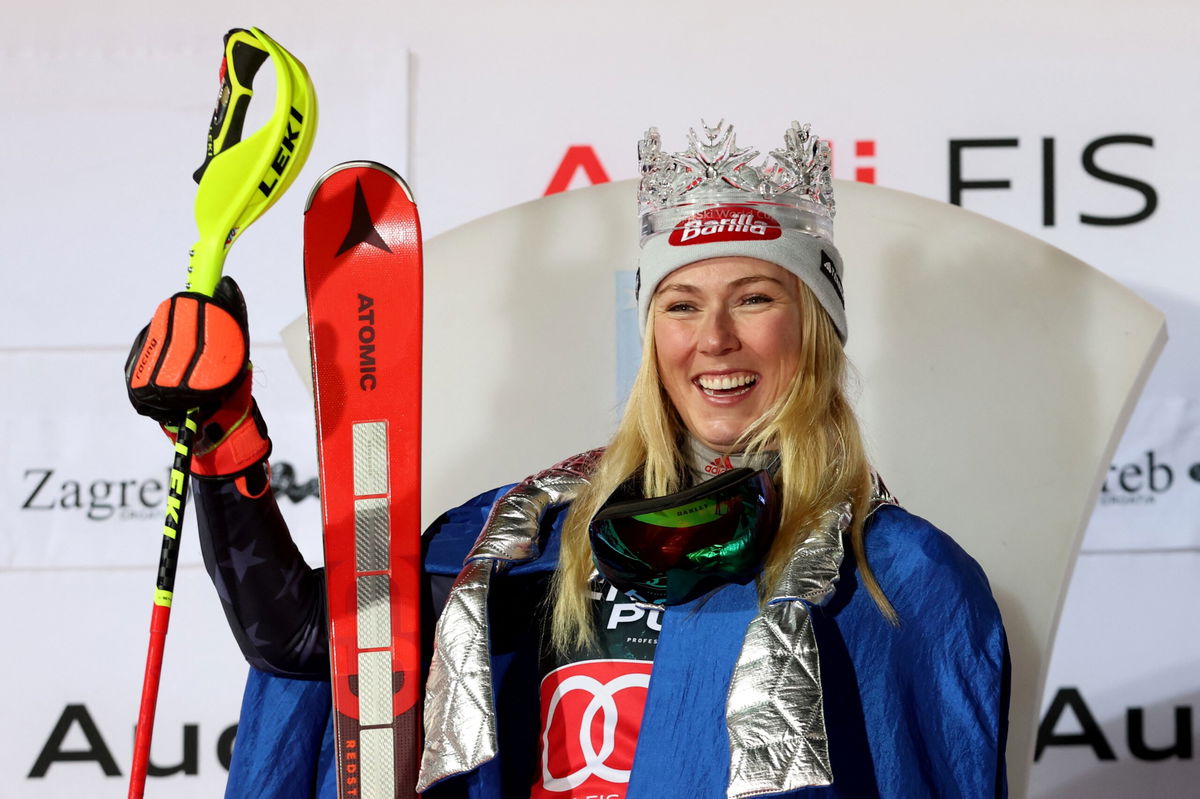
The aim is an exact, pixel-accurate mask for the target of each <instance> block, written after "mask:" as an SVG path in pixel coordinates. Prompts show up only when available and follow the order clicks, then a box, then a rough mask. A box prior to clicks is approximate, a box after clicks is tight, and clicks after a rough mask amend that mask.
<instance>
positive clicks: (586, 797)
mask: <svg viewBox="0 0 1200 799" xmlns="http://www.w3.org/2000/svg"><path fill="white" fill-rule="evenodd" d="M651 665H652V664H650V663H648V662H644V661H638V660H587V661H583V662H581V663H572V664H570V665H567V666H563V667H562V668H559V669H556V670H554V671H553V672H551V673H550V674H548V675H546V677H545V679H543V680H542V687H541V714H542V738H541V766H542V768H541V779H540V780H539V781H538V784H537V785H535V786H534V787H533V791H532V793H531V794H530V796H531V799H592V798H593V797H594V799H622V798H623V797H624V796H625V788H626V786H627V784H628V782H629V773H630V770H631V769H632V767H633V752H634V749H635V748H636V747H637V737H638V730H639V729H640V728H641V726H642V711H643V710H644V708H645V705H646V688H647V686H649V685H650V667H651Z"/></svg>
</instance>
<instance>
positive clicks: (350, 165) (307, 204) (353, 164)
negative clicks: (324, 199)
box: [304, 161, 417, 214]
mask: <svg viewBox="0 0 1200 799" xmlns="http://www.w3.org/2000/svg"><path fill="white" fill-rule="evenodd" d="M345 169H374V170H376V171H378V172H382V173H384V174H385V175H387V176H388V177H390V178H392V180H394V181H396V182H397V183H398V184H400V188H401V189H403V190H404V195H405V196H406V197H408V201H409V202H411V203H412V204H413V205H416V204H417V200H416V198H415V197H413V193H412V189H411V188H409V186H408V183H407V181H405V180H404V178H402V177H400V173H398V172H397V171H396V170H394V169H392V168H391V167H390V166H387V165H385V164H381V163H379V162H378V161H343V162H342V163H340V164H336V165H334V166H331V167H330V168H329V169H327V170H326V171H325V174H323V175H321V177H319V178H317V182H316V183H314V184H313V187H312V188H311V189H310V190H309V192H308V199H306V200H305V201H304V213H306V214H307V213H308V209H309V208H311V207H312V203H313V198H314V197H316V196H317V192H318V191H319V190H320V188H321V186H322V185H323V184H324V183H325V181H326V180H328V179H329V178H331V177H333V175H335V174H337V173H338V172H341V171H342V170H345Z"/></svg>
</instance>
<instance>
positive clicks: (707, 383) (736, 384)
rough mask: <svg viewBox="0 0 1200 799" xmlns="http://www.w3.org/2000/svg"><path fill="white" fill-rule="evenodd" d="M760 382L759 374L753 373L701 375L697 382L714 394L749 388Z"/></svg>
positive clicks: (707, 391) (707, 392)
mask: <svg viewBox="0 0 1200 799" xmlns="http://www.w3.org/2000/svg"><path fill="white" fill-rule="evenodd" d="M757 382H758V377H757V375H752V374H737V375H701V376H700V377H698V378H696V383H697V384H698V385H699V386H700V388H702V389H704V391H705V393H706V394H712V393H715V392H718V391H721V392H726V391H733V390H735V389H742V388H747V389H748V388H749V387H750V386H752V385H754V384H755V383H757Z"/></svg>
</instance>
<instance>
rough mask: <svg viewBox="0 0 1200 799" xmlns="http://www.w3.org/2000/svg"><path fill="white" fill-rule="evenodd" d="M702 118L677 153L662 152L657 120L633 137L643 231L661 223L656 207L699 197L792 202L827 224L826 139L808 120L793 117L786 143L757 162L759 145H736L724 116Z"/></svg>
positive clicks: (830, 211)
mask: <svg viewBox="0 0 1200 799" xmlns="http://www.w3.org/2000/svg"><path fill="white" fill-rule="evenodd" d="M700 124H701V128H702V129H703V131H704V140H703V141H701V138H700V137H699V136H697V135H696V129H695V128H690V129H689V130H688V148H687V150H685V151H683V152H681V153H666V152H663V149H662V137H661V136H660V134H659V132H658V128H650V129H649V130H648V131H646V135H645V136H644V137H643V138H642V140H641V141H640V142H638V162H639V165H640V167H641V176H642V181H641V185H640V187H639V189H638V206H639V212H640V213H641V215H642V219H643V235H647V234H649V233H651V232H652V229H653V228H657V227H658V225H655V224H653V222H652V221H651V219H652V217H654V216H656V215H658V214H660V212H663V211H669V210H672V209H679V210H682V208H681V206H685V207H692V206H695V205H698V204H705V205H709V204H712V205H718V204H731V203H733V204H739V203H771V204H774V205H780V206H791V207H793V208H795V209H796V210H797V211H799V212H800V214H802V215H803V216H806V217H810V220H811V221H810V224H811V222H812V221H815V222H817V224H816V225H814V226H813V227H815V228H817V229H818V230H819V231H821V232H824V231H826V230H829V229H830V228H831V227H832V225H831V223H832V220H833V216H834V213H835V207H834V201H833V181H832V178H831V176H830V170H829V165H830V153H829V143H828V142H826V141H823V140H821V139H819V138H817V137H816V136H814V135H813V133H812V130H811V126H810V125H808V124H804V125H801V124H800V123H799V122H793V123H792V125H791V127H790V128H788V129H787V130H786V131H785V132H784V134H783V141H784V146H783V147H782V148H780V149H778V150H772V151H771V152H770V155H769V157H768V158H766V159H764V160H763V162H762V163H760V164H755V163H753V162H754V159H756V158H758V156H759V151H758V150H754V149H752V148H750V147H739V146H738V144H737V138H736V136H735V135H734V132H733V125H726V124H725V120H721V121H720V122H718V123H717V124H716V125H715V126H710V125H708V124H707V123H705V122H703V121H702V122H701V123H700ZM810 215H811V216H810ZM812 217H816V219H812ZM806 227H807V225H806ZM813 232H817V230H814V231H813ZM829 232H830V233H831V232H832V231H831V230H829Z"/></svg>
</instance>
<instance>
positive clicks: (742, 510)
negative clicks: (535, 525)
mask: <svg viewBox="0 0 1200 799" xmlns="http://www.w3.org/2000/svg"><path fill="white" fill-rule="evenodd" d="M629 485H630V484H626V487H623V488H622V489H618V490H617V492H615V493H614V494H613V496H611V497H609V499H608V500H607V501H606V502H605V503H604V506H603V507H601V509H600V511H599V512H598V513H597V514H596V516H595V517H594V518H593V519H592V522H591V525H590V527H589V532H590V534H591V543H592V558H593V560H594V562H595V564H596V568H597V570H599V572H600V574H602V575H603V576H604V577H605V578H607V579H608V580H609V582H611V583H612V584H613V585H615V586H616V587H617V588H618V589H619V590H621V591H623V592H625V593H626V594H627V595H628V596H630V597H632V598H633V599H635V600H638V601H641V602H647V603H650V604H654V605H681V604H684V603H686V602H690V601H692V600H693V599H696V598H698V597H700V596H703V595H704V594H705V593H707V592H709V591H711V590H713V589H714V588H718V587H720V586H722V585H725V584H727V583H738V584H741V585H745V584H746V583H748V582H750V580H752V579H754V578H755V577H756V576H757V575H758V573H759V571H760V570H761V565H762V561H763V557H764V556H765V554H766V551H767V548H768V547H769V546H770V544H771V540H772V539H773V538H774V536H775V530H776V528H777V527H778V526H779V506H778V502H777V498H776V491H775V484H774V483H773V482H772V481H771V477H770V475H769V474H767V472H765V471H761V470H760V471H756V470H754V469H750V468H741V469H733V470H731V471H728V472H726V473H725V474H722V475H720V476H718V477H714V478H713V479H711V480H707V481H705V482H703V483H701V484H699V485H697V486H693V487H692V488H689V489H686V490H684V491H680V492H677V493H675V494H670V495H668V496H665V497H653V498H651V499H645V498H638V497H630V496H629V495H630V494H631V493H632V491H631V490H630V489H629V488H628V486H629Z"/></svg>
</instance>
